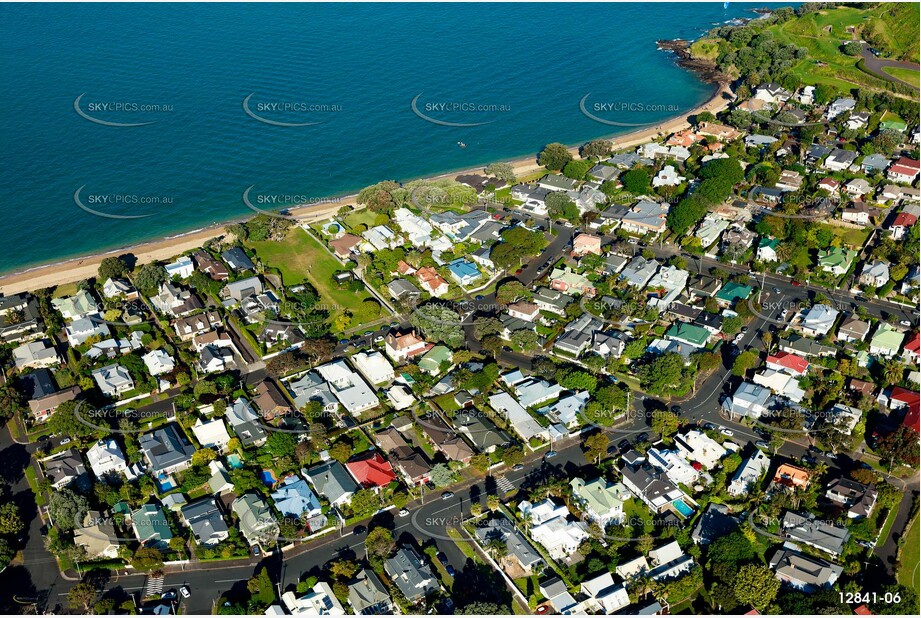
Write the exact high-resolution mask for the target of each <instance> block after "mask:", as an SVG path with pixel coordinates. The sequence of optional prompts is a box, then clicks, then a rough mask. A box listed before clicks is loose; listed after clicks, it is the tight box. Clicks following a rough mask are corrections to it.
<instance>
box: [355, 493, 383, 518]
mask: <svg viewBox="0 0 921 618" xmlns="http://www.w3.org/2000/svg"><path fill="white" fill-rule="evenodd" d="M351 506H352V511H354V512H355V513H356V514H360V515H366V514H369V513H373V512H374V511H376V510H377V509H379V508H380V506H381V500H380V498H379V497H378V496H377V494H376V493H374V491H373V490H371V489H359V490H358V491H356V492H355V494H354V495H353V496H352V502H351Z"/></svg>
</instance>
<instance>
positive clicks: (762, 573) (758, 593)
mask: <svg viewBox="0 0 921 618" xmlns="http://www.w3.org/2000/svg"><path fill="white" fill-rule="evenodd" d="M733 590H734V591H735V595H736V598H737V599H739V601H740V602H741V603H742V604H743V605H750V606H752V607H754V608H755V609H758V610H763V609H765V608H766V607H767V606H768V605H770V603H771V602H772V601H773V600H774V597H776V596H777V591H778V590H780V580H779V579H777V577H776V576H775V575H774V572H773V571H772V570H771V569H770V568H769V567H767V566H764V565H761V564H744V565H742V568H741V569H739V572H738V574H737V575H736V579H735V585H734V587H733Z"/></svg>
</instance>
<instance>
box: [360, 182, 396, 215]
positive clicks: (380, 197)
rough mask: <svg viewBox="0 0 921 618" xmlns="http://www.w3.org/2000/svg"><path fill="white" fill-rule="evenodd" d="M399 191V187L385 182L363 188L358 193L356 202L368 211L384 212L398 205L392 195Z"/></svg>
mask: <svg viewBox="0 0 921 618" xmlns="http://www.w3.org/2000/svg"><path fill="white" fill-rule="evenodd" d="M399 189H400V185H399V184H397V183H395V182H393V181H391V180H385V181H384V182H379V183H377V184H375V185H371V186H370V187H365V188H364V189H362V190H361V191H359V192H358V197H357V198H356V200H355V201H357V202H358V203H359V204H361V205H362V206H367V207H368V209H369V210H373V211H375V212H386V211H390V210H393V209H394V208H396V206H397V205H398V204H397V202H396V200H395V198H394V194H395V193H396V192H397V191H398V190H399Z"/></svg>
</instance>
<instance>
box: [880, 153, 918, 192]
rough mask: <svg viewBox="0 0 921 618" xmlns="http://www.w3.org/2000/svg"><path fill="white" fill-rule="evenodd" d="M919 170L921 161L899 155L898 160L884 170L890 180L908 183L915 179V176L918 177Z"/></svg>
mask: <svg viewBox="0 0 921 618" xmlns="http://www.w3.org/2000/svg"><path fill="white" fill-rule="evenodd" d="M919 170H921V163H919V162H918V161H917V160H916V159H910V158H909V157H899V158H898V160H897V161H895V162H894V163H893V164H892V165H890V166H889V169H888V170H886V177H887V178H888V179H889V180H891V181H892V182H900V183H902V184H906V185H910V184H912V183H913V182H914V181H915V178H917V177H918V172H919Z"/></svg>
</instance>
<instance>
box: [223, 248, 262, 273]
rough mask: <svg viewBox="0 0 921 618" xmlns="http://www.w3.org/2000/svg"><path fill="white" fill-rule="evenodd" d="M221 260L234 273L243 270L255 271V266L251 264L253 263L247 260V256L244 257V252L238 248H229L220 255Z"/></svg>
mask: <svg viewBox="0 0 921 618" xmlns="http://www.w3.org/2000/svg"><path fill="white" fill-rule="evenodd" d="M221 258H222V259H223V260H224V261H225V262H227V264H228V265H229V266H230V268H231V269H233V270H234V271H235V272H242V271H245V270H252V271H255V270H256V265H255V264H253V261H252V260H251V259H249V256H248V255H246V252H245V251H243V249H242V248H240V247H231V248H230V249H227V250H226V251H224V252H223V253H221Z"/></svg>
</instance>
